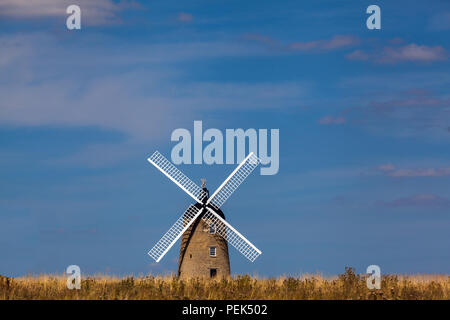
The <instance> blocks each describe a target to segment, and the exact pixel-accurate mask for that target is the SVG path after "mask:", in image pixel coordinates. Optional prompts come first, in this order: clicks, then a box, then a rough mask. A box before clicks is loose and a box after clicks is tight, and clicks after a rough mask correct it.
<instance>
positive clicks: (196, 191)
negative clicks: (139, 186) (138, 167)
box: [147, 151, 206, 203]
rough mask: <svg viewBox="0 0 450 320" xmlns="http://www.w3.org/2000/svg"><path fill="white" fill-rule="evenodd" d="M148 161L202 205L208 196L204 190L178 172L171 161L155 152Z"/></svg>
mask: <svg viewBox="0 0 450 320" xmlns="http://www.w3.org/2000/svg"><path fill="white" fill-rule="evenodd" d="M147 160H148V162H150V163H151V164H152V165H154V166H155V167H156V168H157V169H158V170H159V171H161V172H162V173H164V174H165V175H166V176H167V177H168V178H169V179H170V180H172V181H173V182H174V183H175V184H176V185H177V186H179V187H180V188H181V189H183V190H184V192H186V193H187V194H188V195H190V196H191V197H192V198H193V199H194V200H195V201H197V202H198V203H202V200H203V198H204V197H205V196H206V195H205V193H204V192H203V190H202V188H200V187H199V186H198V185H196V184H195V183H194V182H192V181H191V179H189V178H188V177H187V176H186V175H185V174H184V173H183V172H181V171H180V170H178V169H177V168H176V167H175V166H174V165H173V164H172V163H171V162H170V161H169V160H167V159H166V158H164V156H163V155H162V154H161V153H159V152H158V151H155V152H154V153H153V154H152V155H151V156H150V157H149V158H148V159H147Z"/></svg>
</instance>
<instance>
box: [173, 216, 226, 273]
mask: <svg viewBox="0 0 450 320" xmlns="http://www.w3.org/2000/svg"><path fill="white" fill-rule="evenodd" d="M219 211H220V210H219ZM219 214H220V215H221V216H222V217H223V218H225V216H224V215H223V212H221V211H220V212H219ZM210 247H215V248H216V256H215V257H211V256H210V252H209V248H210ZM211 269H215V270H216V277H228V276H229V275H230V259H229V256H228V243H227V241H226V240H225V239H224V238H222V237H221V236H219V235H218V234H215V233H213V234H211V233H210V232H209V226H208V224H207V223H206V222H204V221H203V220H202V219H201V216H200V217H199V218H197V220H196V221H195V222H194V223H193V224H192V225H191V226H190V227H189V229H187V230H186V232H185V233H184V234H183V236H182V238H181V247H180V258H179V261H178V276H179V277H180V278H192V277H206V278H210V277H211Z"/></svg>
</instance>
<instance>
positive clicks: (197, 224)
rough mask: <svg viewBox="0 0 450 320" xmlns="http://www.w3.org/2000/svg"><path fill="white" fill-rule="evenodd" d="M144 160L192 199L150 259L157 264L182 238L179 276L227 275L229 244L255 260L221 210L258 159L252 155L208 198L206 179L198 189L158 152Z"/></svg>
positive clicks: (256, 251) (248, 245) (251, 249)
mask: <svg viewBox="0 0 450 320" xmlns="http://www.w3.org/2000/svg"><path fill="white" fill-rule="evenodd" d="M147 160H148V161H149V162H150V163H151V164H152V165H154V166H155V167H156V168H157V169H158V170H159V171H161V172H162V173H163V174H165V175H166V176H167V177H168V178H169V179H170V180H172V181H173V182H174V183H175V184H176V185H177V186H179V187H180V188H181V189H182V190H184V192H186V193H187V194H188V195H189V196H190V197H191V198H193V199H194V200H195V203H194V204H191V205H190V206H189V207H188V208H187V210H186V211H185V212H184V213H183V215H181V217H179V218H178V220H177V221H176V222H175V223H174V224H173V226H172V227H171V228H170V229H169V230H168V231H167V232H166V233H165V234H164V236H163V237H162V238H161V239H160V240H159V241H158V242H157V243H156V244H155V246H153V248H152V249H151V250H150V251H149V252H148V254H149V255H150V257H152V258H153V259H155V261H156V262H159V261H160V260H161V259H162V258H163V257H164V255H165V254H166V253H167V252H168V251H169V250H170V248H171V247H172V246H173V245H174V244H175V242H177V240H178V239H179V238H180V237H182V241H181V248H180V259H179V262H178V276H180V277H192V276H202V277H215V276H227V275H229V274H230V262H229V257H228V244H231V245H232V246H233V247H235V248H236V249H237V250H238V251H239V252H240V253H241V254H243V255H244V257H246V258H247V259H249V260H250V261H252V262H253V261H255V259H256V258H257V257H258V256H259V255H260V254H261V251H260V250H259V249H258V248H256V247H255V246H254V245H253V244H252V243H251V242H250V241H248V240H247V239H246V238H245V237H244V236H243V235H242V234H241V233H239V231H237V230H236V229H235V228H233V227H232V226H231V225H230V224H229V223H228V222H227V221H225V215H224V214H223V212H222V211H221V210H220V208H221V207H222V205H223V204H224V203H225V201H227V199H228V198H229V197H230V196H231V194H232V193H233V192H234V191H235V190H236V189H237V188H238V187H239V185H240V184H241V183H242V182H244V180H245V179H246V178H247V177H248V176H249V175H250V173H251V172H252V171H253V170H254V169H255V168H256V167H257V166H258V165H259V163H260V160H259V159H258V157H256V156H255V155H254V153H253V152H251V153H250V154H249V155H248V156H247V157H246V158H245V159H244V160H243V161H242V162H241V163H240V164H239V165H238V166H237V167H236V169H235V170H234V171H233V172H232V173H231V174H230V175H229V176H228V178H226V179H225V181H224V182H223V183H222V184H221V185H220V186H219V188H217V190H216V191H215V192H214V193H213V194H212V195H211V196H209V192H208V190H207V189H206V187H205V183H206V181H205V180H202V188H200V187H199V186H197V185H196V184H195V183H194V182H192V181H191V180H190V179H189V178H188V177H187V176H186V175H184V174H183V173H182V172H181V171H180V170H178V169H177V168H176V167H175V166H174V165H173V164H172V163H171V162H170V161H168V160H167V159H166V158H164V156H163V155H161V154H160V153H159V152H158V151H155V153H153V154H152V155H151V156H150V157H149V158H148V159H147Z"/></svg>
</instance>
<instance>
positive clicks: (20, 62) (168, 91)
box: [0, 0, 450, 276]
mask: <svg viewBox="0 0 450 320" xmlns="http://www.w3.org/2000/svg"><path fill="white" fill-rule="evenodd" d="M72 3H78V4H79V5H80V7H81V9H82V30H79V31H68V30H67V29H66V27H65V20H66V17H67V15H66V14H65V8H66V7H67V6H68V5H69V4H72ZM375 3H376V4H378V5H379V6H380V7H381V17H382V22H381V24H382V29H381V30H368V29H367V28H366V18H367V17H368V15H367V14H366V13H365V10H366V8H367V6H368V5H370V4H375ZM449 35H450V4H449V3H448V2H447V1H438V0H433V1H427V2H423V1H395V3H394V2H393V1H377V2H373V3H372V2H367V1H309V2H308V3H304V2H299V1H247V2H245V4H244V3H243V2H242V1H186V2H184V3H180V2H179V1H161V2H153V1H152V2H144V1H121V2H117V1H111V0H98V1H95V3H94V2H92V1H87V0H79V1H52V0H39V1H34V2H33V3H29V1H26V0H15V1H12V0H0V150H1V158H0V168H1V169H0V249H1V256H2V257H1V259H0V274H3V275H8V276H19V275H23V274H26V273H33V274H35V273H56V272H57V273H62V272H63V271H64V270H65V268H66V267H67V266H68V265H71V264H76V265H79V266H80V267H81V271H82V273H85V274H93V273H97V272H99V273H112V274H131V273H133V274H139V273H148V272H152V273H168V272H171V271H176V266H177V258H178V251H177V250H178V247H174V249H172V250H171V251H170V252H169V254H168V255H166V256H165V258H164V259H163V260H162V262H161V263H159V264H156V263H154V262H153V261H152V260H151V258H150V257H149V256H147V254H146V253H147V251H148V250H149V249H150V248H151V247H152V246H153V244H154V243H155V242H156V241H157V240H158V239H159V238H160V236H162V234H163V233H164V232H165V231H166V230H167V229H168V228H169V227H170V225H171V224H172V223H173V222H174V221H175V220H176V219H177V218H178V217H179V216H180V215H181V213H182V212H183V211H184V208H186V206H187V205H188V204H189V203H190V200H189V199H188V197H187V196H186V195H185V194H184V193H183V192H182V191H181V190H179V189H178V188H177V187H176V186H174V185H173V184H172V183H171V182H170V181H168V180H167V179H166V178H165V177H164V176H162V175H161V174H160V173H159V172H158V171H157V170H156V169H155V168H153V167H152V166H151V165H150V164H149V163H148V162H147V161H146V158H147V156H148V155H150V154H151V153H153V151H155V150H159V151H160V152H161V153H163V154H165V155H166V156H169V155H170V151H171V148H172V147H173V146H174V143H173V142H171V141H170V134H171V132H172V131H173V130H174V129H176V128H187V129H189V130H191V131H192V130H193V121H194V120H202V121H203V127H204V128H205V129H207V128H218V129H221V130H225V129H226V128H244V129H246V128H267V129H271V128H279V129H280V170H279V173H278V174H277V175H274V176H261V175H259V174H253V175H252V176H251V177H250V178H249V179H248V181H246V182H245V184H244V185H242V186H241V187H240V189H239V190H238V192H236V194H234V195H233V196H232V197H231V199H230V200H229V201H228V202H227V203H226V204H225V206H224V207H223V210H224V212H225V214H226V216H227V219H228V221H229V222H230V223H231V224H232V225H233V226H235V227H236V228H237V229H238V230H239V231H241V232H242V233H243V234H244V235H246V236H247V237H248V238H249V239H250V240H251V241H252V242H253V243H254V244H255V245H256V246H257V247H258V248H260V249H261V250H262V251H263V255H261V256H260V257H259V258H258V259H257V260H256V261H255V262H254V263H250V262H248V261H247V260H246V259H245V258H244V257H242V256H241V255H240V254H239V253H237V252H236V251H235V250H234V249H231V250H230V253H231V267H232V272H233V273H253V274H258V275H263V276H272V275H280V274H299V273H303V272H310V273H311V272H321V273H324V274H336V273H339V272H342V271H343V270H344V267H345V266H353V267H356V269H357V271H358V272H364V271H365V269H366V268H367V266H369V265H371V264H377V265H379V266H380V267H381V271H382V273H448V272H449V271H450V233H449V229H450V216H449V212H450V192H449V190H450V148H449V143H450V94H449V87H450V72H449V70H450V68H449V67H450V63H449V58H450V55H449V52H450V43H449V42H450V41H449V39H450V37H449ZM234 167H235V166H234V165H217V166H207V165H181V166H180V169H181V170H182V171H183V172H184V173H186V174H187V175H188V176H189V177H191V178H192V179H193V180H195V181H197V182H199V180H200V178H201V177H206V178H207V179H208V185H209V188H210V189H211V190H214V189H215V186H218V185H219V184H220V183H221V182H222V180H223V179H224V178H225V177H226V176H227V175H228V174H229V172H231V171H232V170H233V169H234Z"/></svg>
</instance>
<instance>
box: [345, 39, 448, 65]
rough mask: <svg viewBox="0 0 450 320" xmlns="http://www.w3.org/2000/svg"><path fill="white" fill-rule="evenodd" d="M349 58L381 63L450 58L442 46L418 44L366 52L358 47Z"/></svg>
mask: <svg viewBox="0 0 450 320" xmlns="http://www.w3.org/2000/svg"><path fill="white" fill-rule="evenodd" d="M346 58H347V59H349V60H360V61H367V60H370V61H373V62H375V63H380V64H395V63H402V62H416V63H419V62H421V63H431V62H436V61H443V60H447V59H448V52H447V51H446V50H445V49H444V48H443V47H442V46H433V47H431V46H426V45H417V44H415V43H412V44H408V45H402V46H386V47H384V48H383V49H382V50H381V51H379V50H375V52H373V51H372V52H370V53H369V52H365V51H363V50H361V49H357V50H355V51H353V52H351V53H349V54H347V55H346Z"/></svg>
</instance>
